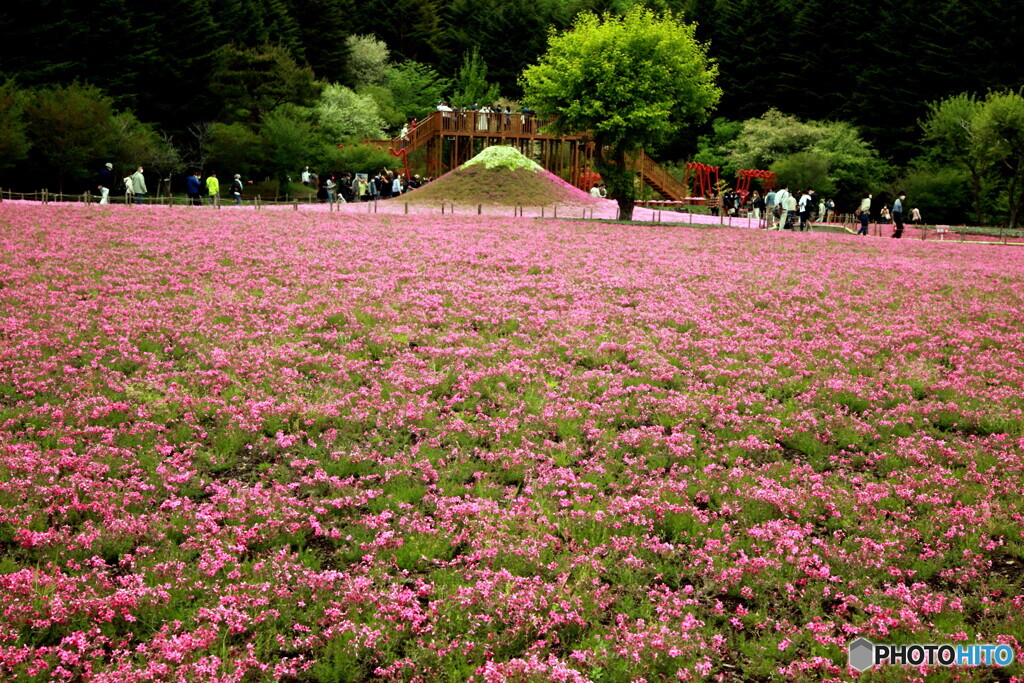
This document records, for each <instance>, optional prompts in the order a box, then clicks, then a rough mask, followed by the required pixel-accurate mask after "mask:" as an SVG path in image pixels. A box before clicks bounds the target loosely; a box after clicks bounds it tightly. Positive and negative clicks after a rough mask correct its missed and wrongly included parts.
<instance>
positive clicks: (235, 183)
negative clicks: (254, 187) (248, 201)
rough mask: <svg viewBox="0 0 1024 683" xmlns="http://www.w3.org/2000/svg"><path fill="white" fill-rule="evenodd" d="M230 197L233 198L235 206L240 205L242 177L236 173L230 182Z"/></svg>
mask: <svg viewBox="0 0 1024 683" xmlns="http://www.w3.org/2000/svg"><path fill="white" fill-rule="evenodd" d="M231 196H232V197H234V198H235V206H241V205H242V176H241V175H239V174H237V173H236V174H235V178H234V180H232V181H231Z"/></svg>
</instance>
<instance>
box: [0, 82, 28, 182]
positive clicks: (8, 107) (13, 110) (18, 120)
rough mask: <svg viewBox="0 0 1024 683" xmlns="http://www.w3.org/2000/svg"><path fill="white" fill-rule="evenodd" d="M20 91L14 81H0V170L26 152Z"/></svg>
mask: <svg viewBox="0 0 1024 683" xmlns="http://www.w3.org/2000/svg"><path fill="white" fill-rule="evenodd" d="M25 127H26V124H25V114H24V105H23V102H22V98H21V93H20V92H19V91H18V88H17V87H16V86H15V84H14V81H10V80H8V81H6V82H4V83H0V171H4V170H7V169H8V168H11V167H12V166H14V165H15V164H17V163H18V162H20V161H21V160H22V159H24V158H25V156H26V155H27V154H28V150H29V145H30V143H29V139H28V135H27V134H26V131H25Z"/></svg>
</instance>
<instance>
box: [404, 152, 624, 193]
mask: <svg viewBox="0 0 1024 683" xmlns="http://www.w3.org/2000/svg"><path fill="white" fill-rule="evenodd" d="M402 200H403V201H408V202H409V203H410V204H440V203H441V202H451V203H452V204H463V205H465V204H487V205H498V206H515V205H516V204H522V205H523V206H552V205H555V204H561V205H569V206H601V205H603V204H604V203H605V200H603V199H598V198H595V197H591V196H590V195H589V194H588V193H586V192H584V191H583V190H580V189H579V188H577V187H573V186H572V185H570V184H569V183H567V182H565V181H564V180H562V179H561V178H559V177H558V176H556V175H555V174H553V173H550V172H549V171H545V170H544V168H543V167H542V166H541V165H540V164H537V163H536V162H534V161H533V160H532V159H530V158H528V157H526V156H525V155H523V154H522V153H520V152H519V150H517V149H515V148H514V147H507V146H495V147H488V148H486V149H484V151H482V152H480V154H478V155H476V156H475V157H473V158H472V159H470V160H469V161H467V162H466V163H464V164H463V165H462V166H460V167H459V168H457V169H455V170H454V171H452V172H451V173H447V174H445V175H443V176H441V177H440V178H438V179H437V180H435V181H434V182H432V183H429V184H427V185H424V186H423V187H421V188H419V189H418V190H413V191H412V192H410V193H408V194H406V195H404V196H403V197H402Z"/></svg>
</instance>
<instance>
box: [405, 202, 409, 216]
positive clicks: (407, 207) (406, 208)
mask: <svg viewBox="0 0 1024 683" xmlns="http://www.w3.org/2000/svg"><path fill="white" fill-rule="evenodd" d="M405 213H406V215H408V213H409V202H406V203H405Z"/></svg>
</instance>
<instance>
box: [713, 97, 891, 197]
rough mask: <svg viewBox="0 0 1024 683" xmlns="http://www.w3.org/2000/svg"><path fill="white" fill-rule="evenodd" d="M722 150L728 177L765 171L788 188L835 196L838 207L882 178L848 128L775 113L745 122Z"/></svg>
mask: <svg viewBox="0 0 1024 683" xmlns="http://www.w3.org/2000/svg"><path fill="white" fill-rule="evenodd" d="M727 149H728V154H727V155H726V160H725V164H724V167H723V171H724V172H725V173H726V174H727V175H732V174H734V173H736V172H737V171H738V170H740V169H745V168H748V169H749V168H758V169H769V170H772V171H774V172H775V174H776V175H777V176H779V180H780V181H782V182H786V183H789V184H791V186H792V187H808V186H813V187H814V189H815V190H817V191H818V192H819V193H826V194H831V193H836V195H837V199H838V200H839V201H840V202H843V201H854V198H855V197H859V196H860V193H861V192H863V191H864V190H868V189H870V188H871V187H872V186H873V185H876V184H877V183H878V182H879V180H880V176H881V164H880V162H879V160H878V157H877V155H876V153H875V150H874V149H873V148H872V147H871V145H869V144H868V143H867V142H866V141H865V140H864V139H863V138H861V136H860V134H859V133H858V132H857V129H856V128H854V127H853V126H851V125H850V124H849V123H846V122H842V121H801V120H800V119H798V118H796V117H795V116H789V115H788V114H783V113H782V112H780V111H778V110H776V109H771V110H769V111H768V112H766V113H765V114H764V115H763V116H760V117H758V118H754V119H747V120H746V121H744V122H743V124H742V127H741V128H740V130H739V132H738V134H737V135H736V137H735V139H734V140H733V141H732V142H731V143H729V144H728V147H727ZM844 198H845V200H844Z"/></svg>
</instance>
